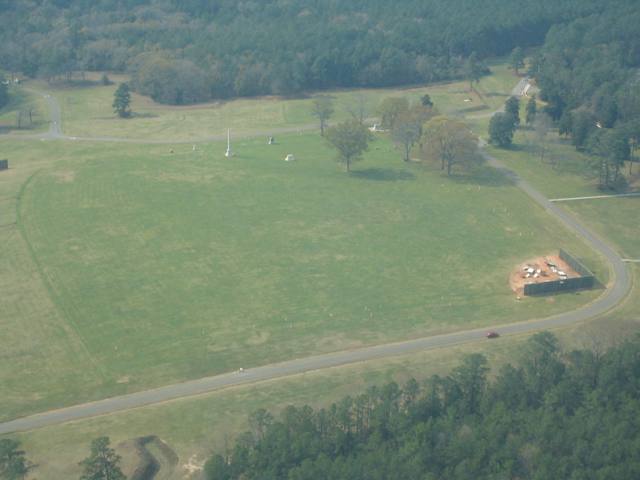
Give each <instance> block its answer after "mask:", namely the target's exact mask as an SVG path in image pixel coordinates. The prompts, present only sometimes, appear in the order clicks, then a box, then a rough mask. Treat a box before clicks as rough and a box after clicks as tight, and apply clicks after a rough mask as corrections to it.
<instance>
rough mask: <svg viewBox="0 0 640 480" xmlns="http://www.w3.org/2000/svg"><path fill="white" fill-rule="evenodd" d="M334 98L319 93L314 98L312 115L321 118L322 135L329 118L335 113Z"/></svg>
mask: <svg viewBox="0 0 640 480" xmlns="http://www.w3.org/2000/svg"><path fill="white" fill-rule="evenodd" d="M333 112H334V109H333V99H332V98H331V97H330V96H328V95H318V96H317V97H315V98H314V99H313V104H312V107H311V115H313V116H314V117H316V118H317V119H318V120H320V135H322V136H324V130H325V128H326V126H327V120H329V119H330V118H331V115H333Z"/></svg>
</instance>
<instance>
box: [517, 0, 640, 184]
mask: <svg viewBox="0 0 640 480" xmlns="http://www.w3.org/2000/svg"><path fill="white" fill-rule="evenodd" d="M639 24H640V9H638V7H637V5H630V6H627V7H620V8H616V9H612V10H607V11H605V12H603V13H602V14H599V15H590V16H587V17H584V18H580V19H576V20H574V21H572V22H569V23H568V24H566V25H556V26H553V27H552V28H551V29H550V31H549V33H548V35H547V37H546V40H545V43H544V45H543V47H542V49H541V50H540V52H539V53H538V54H537V55H535V56H534V57H533V59H532V61H531V65H530V68H529V74H530V75H532V76H533V77H535V79H536V81H537V83H538V85H539V87H540V90H541V91H540V98H541V100H543V101H544V102H546V106H545V107H544V113H545V114H547V115H548V116H549V117H550V119H551V120H552V121H554V122H555V123H556V125H557V127H558V131H559V133H560V134H561V135H565V136H567V137H568V138H570V139H571V142H572V143H573V145H574V146H575V148H576V149H578V150H580V151H584V152H586V153H588V154H590V155H592V157H593V158H594V159H595V161H594V162H593V164H592V165H591V168H593V169H594V170H595V171H596V172H597V174H598V177H599V185H600V187H602V188H623V187H624V182H625V178H624V176H623V175H622V173H623V172H622V167H623V166H624V163H625V161H628V160H632V159H633V154H634V153H635V151H636V149H637V148H638V143H639V141H640V76H639V75H638V69H639V68H640V29H638V27H637V26H638V25H639ZM534 116H535V113H534ZM629 165H630V168H631V163H630V164H629Z"/></svg>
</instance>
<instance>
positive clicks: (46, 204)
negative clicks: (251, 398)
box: [0, 134, 606, 418]
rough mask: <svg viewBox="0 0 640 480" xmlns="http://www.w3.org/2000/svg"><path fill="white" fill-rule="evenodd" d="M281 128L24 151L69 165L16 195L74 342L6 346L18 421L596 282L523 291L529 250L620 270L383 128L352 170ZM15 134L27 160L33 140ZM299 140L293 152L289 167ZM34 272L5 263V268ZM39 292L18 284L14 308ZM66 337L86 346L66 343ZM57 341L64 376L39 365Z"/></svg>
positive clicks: (14, 148)
mask: <svg viewBox="0 0 640 480" xmlns="http://www.w3.org/2000/svg"><path fill="white" fill-rule="evenodd" d="M278 141H279V143H278V144H277V145H274V146H267V145H265V144H264V142H263V141H262V140H261V141H257V140H254V141H238V142H237V143H236V144H235V145H234V148H235V150H236V152H237V156H236V157H235V158H233V159H231V160H228V159H225V158H224V156H223V155H222V152H223V151H224V145H222V144H214V145H208V146H206V147H203V148H200V149H198V150H196V151H195V152H193V151H192V150H191V146H177V147H175V148H174V149H175V153H173V154H172V153H170V150H169V147H164V146H152V147H149V146H133V145H109V147H108V148H105V146H104V144H100V145H98V144H96V145H92V144H85V143H79V142H75V143H72V142H66V143H65V142H38V143H35V144H32V146H31V148H30V149H28V155H29V156H31V157H33V156H38V155H40V156H46V157H47V158H52V157H53V158H57V159H58V160H57V161H52V164H51V165H52V166H49V167H44V168H42V169H39V170H36V171H35V175H33V176H32V177H31V180H30V181H29V182H28V184H25V186H24V187H23V189H22V194H21V197H20V198H21V202H20V204H19V217H18V224H19V227H20V230H21V233H22V238H23V239H26V240H27V244H26V245H25V246H24V248H23V249H22V250H21V251H22V254H23V257H24V256H25V255H26V253H24V252H28V254H29V255H28V256H29V259H30V262H31V264H30V265H32V266H30V267H29V270H28V275H27V274H25V273H24V272H23V275H26V278H29V279H31V280H32V282H33V283H34V284H38V285H40V287H38V288H39V289H40V290H39V291H46V292H48V293H49V295H48V296H49V298H50V299H51V301H52V302H53V304H55V306H56V309H55V313H56V318H60V319H62V320H61V326H60V328H59V329H57V330H56V332H57V334H58V335H60V338H58V337H56V336H49V335H47V336H46V338H42V339H40V343H37V342H34V343H33V344H28V343H27V344H25V343H24V341H23V340H20V339H21V338H22V337H20V336H17V335H18V333H16V334H15V335H13V336H12V335H7V336H4V337H2V339H1V340H0V342H2V343H3V345H1V347H2V350H3V352H7V353H6V354H5V361H4V362H3V363H2V367H0V375H1V377H0V379H1V380H2V383H3V385H6V386H7V387H8V388H7V389H6V390H5V392H6V393H5V394H3V396H2V398H1V399H0V402H1V405H0V406H1V407H2V408H1V411H2V412H3V417H4V418H11V417H13V416H16V415H18V414H23V413H28V412H33V411H38V410H42V409H45V408H49V407H53V406H61V405H66V404H72V403H78V402H81V401H85V400H90V399H95V398H101V397H104V396H107V395H114V394H118V393H124V392H128V391H134V390H139V389H142V388H147V387H153V386H159V385H163V384H166V383H169V382H176V381H180V380H185V379H189V378H197V377H200V376H203V375H210V374H216V373H220V372H225V371H231V370H235V369H237V368H239V367H245V368H246V367H250V366H254V365H260V364H265V363H270V362H274V361H279V360H284V359H288V358H293V357H302V356H306V355H309V354H313V353H321V352H328V351H335V350H340V349H346V348H354V347H358V346H362V345H367V344H374V343H379V342H387V341H393V340H402V339H407V338H413V337H417V336H423V335H430V334H434V333H439V332H444V331H451V330H455V329H466V328H472V327H477V326H482V325H492V324H497V323H503V322H514V321H522V320H526V319H528V318H534V317H541V316H545V315H549V314H552V313H556V312H559V311H563V310H569V309H572V308H575V307H576V306H577V305H579V304H584V303H586V302H588V301H589V300H591V299H593V298H595V297H596V296H597V295H599V294H600V293H601V292H600V291H593V292H582V293H580V294H570V295H560V296H556V297H550V298H547V299H526V300H523V301H516V300H515V298H514V296H513V294H512V293H511V292H510V291H509V288H508V285H507V278H508V274H509V271H510V269H511V268H512V267H513V265H514V264H516V263H517V262H519V261H521V260H523V259H526V258H528V257H531V256H533V255H539V254H545V253H547V252H550V251H553V250H555V249H557V248H559V247H563V248H566V249H568V250H570V251H572V252H575V253H576V254H577V255H579V256H581V257H582V258H584V259H585V261H586V262H587V264H588V265H589V266H590V267H591V268H593V269H594V270H595V271H596V272H597V273H598V275H599V276H600V277H601V278H606V272H605V271H604V269H603V267H602V264H601V263H600V262H599V260H598V259H597V258H594V256H593V254H592V253H590V251H589V250H588V249H587V248H586V247H585V246H584V245H583V244H582V243H580V242H579V241H577V240H576V238H575V237H574V236H573V235H572V234H570V233H568V232H567V231H566V230H565V229H563V228H562V227H561V226H560V225H559V224H558V223H556V222H555V221H554V220H553V219H551V218H549V217H548V216H547V215H546V214H545V213H544V212H543V211H542V210H541V209H540V208H538V207H536V206H534V205H532V202H531V201H530V200H529V199H528V198H527V197H526V196H525V195H524V194H522V193H521V192H520V191H518V190H517V189H516V188H514V187H513V186H511V185H509V184H508V182H506V181H505V180H504V179H503V178H501V177H498V176H497V174H496V173H495V172H493V171H492V170H490V169H484V170H481V171H480V172H477V173H476V176H474V177H470V176H459V177H456V178H451V179H450V178H446V177H444V176H442V175H441V174H440V172H439V170H436V169H433V168H425V167H424V166H422V165H405V164H403V162H402V161H401V160H400V155H399V153H398V152H397V151H395V150H394V149H393V147H392V146H391V145H390V144H389V143H388V142H387V141H386V140H383V139H379V140H377V141H376V142H375V143H374V144H373V145H372V147H371V150H370V152H369V153H368V154H367V155H366V158H365V160H364V161H363V162H362V163H360V164H358V165H356V171H354V172H353V173H352V174H351V175H348V174H346V173H345V172H344V171H343V170H342V169H341V167H339V166H338V165H336V163H335V162H334V161H333V160H332V158H333V156H334V152H333V151H332V150H330V149H329V148H328V147H326V145H325V144H324V142H323V141H322V139H320V138H319V137H318V136H316V135H312V134H307V135H289V136H282V137H280V138H279V139H278ZM3 145H4V147H5V149H6V150H7V152H9V153H10V154H11V156H12V158H15V159H16V165H17V169H18V170H19V169H20V168H21V160H20V159H21V157H24V156H25V155H27V150H25V148H24V144H21V143H18V142H14V143H10V142H5V143H4V144H3ZM287 153H293V154H295V155H296V157H297V158H298V160H297V161H296V162H291V163H287V162H284V161H283V158H284V156H285V154H287ZM23 161H24V162H25V163H23V165H25V164H27V162H28V160H27V159H26V157H25V159H24V160H23ZM14 263H15V262H14ZM19 263H20V262H19ZM21 268H22V270H24V268H26V267H20V265H13V264H12V265H9V266H8V267H7V271H6V274H5V275H6V276H5V278H10V275H11V271H12V269H15V270H20V269H21ZM38 282H40V283H38ZM9 283H10V282H9ZM29 295H30V292H29V290H26V291H22V296H20V292H15V299H14V300H13V301H12V302H11V304H12V305H14V304H16V305H22V303H20V302H23V301H26V300H25V298H28V299H30V301H31V297H30V296H29ZM23 297H24V298H23ZM6 311H10V312H12V314H11V315H10V316H7V318H4V319H3V322H4V323H5V327H6V328H5V331H9V332H19V334H20V335H22V336H24V335H28V332H29V331H30V329H37V330H38V332H37V333H38V334H39V335H40V334H42V333H43V332H41V331H40V326H39V325H40V323H41V322H42V318H41V317H40V316H39V315H38V311H37V309H36V308H32V309H27V310H25V311H24V312H23V313H21V312H22V310H21V309H20V308H13V310H8V309H7V310H6ZM7 326H8V327H7ZM64 342H67V343H69V344H72V345H73V347H74V350H73V352H74V353H73V354H71V353H69V349H67V348H62V347H60V348H58V347H59V346H60V345H64V344H65V343H64ZM43 344H45V345H47V346H48V349H49V350H51V351H52V354H51V355H52V358H51V360H50V363H51V364H55V365H56V368H55V369H54V368H42V365H43V358H42V351H41V350H40V349H39V346H40V345H43ZM56 348H57V350H56ZM44 363H46V362H44ZM61 365H65V366H66V368H64V367H62V366H61ZM16 367H19V368H16ZM24 371H28V372H29V375H28V376H27V377H26V378H25V375H24V374H23V373H22V372H24ZM69 378H75V379H76V380H77V381H67V379H69ZM58 380H59V381H58ZM55 385H58V386H57V387H56V386H55ZM24 399H30V400H29V401H26V402H25V401H24Z"/></svg>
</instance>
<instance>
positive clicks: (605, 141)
mask: <svg viewBox="0 0 640 480" xmlns="http://www.w3.org/2000/svg"><path fill="white" fill-rule="evenodd" d="M587 150H588V152H589V153H591V154H592V155H595V156H596V159H597V161H596V167H597V169H598V172H599V187H600V188H602V189H604V188H617V187H618V184H619V182H620V180H621V176H620V171H621V169H622V167H623V166H624V162H626V161H627V160H629V156H630V152H631V150H630V147H629V138H628V136H627V135H626V134H625V132H624V131H623V130H621V129H614V128H612V129H604V128H603V129H598V130H596V131H594V132H593V134H592V135H590V137H589V141H588V144H587Z"/></svg>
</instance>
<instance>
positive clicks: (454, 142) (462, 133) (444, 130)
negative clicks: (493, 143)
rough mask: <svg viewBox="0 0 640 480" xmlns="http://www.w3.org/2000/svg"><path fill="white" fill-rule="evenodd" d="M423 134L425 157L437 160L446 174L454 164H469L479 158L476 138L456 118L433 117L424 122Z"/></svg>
mask: <svg viewBox="0 0 640 480" xmlns="http://www.w3.org/2000/svg"><path fill="white" fill-rule="evenodd" d="M423 136H424V145H425V151H426V154H427V158H432V159H436V160H438V161H439V162H440V168H441V169H442V170H445V169H446V171H447V175H451V169H452V167H453V166H454V165H458V164H459V165H465V166H469V165H471V164H472V163H473V162H475V161H477V160H478V158H479V156H478V155H476V153H477V149H478V139H477V138H476V137H475V136H474V135H473V134H472V133H471V132H470V131H469V128H468V127H467V126H466V125H465V124H464V123H462V122H460V121H458V120H452V119H450V118H447V117H444V116H439V117H434V118H432V119H431V120H429V121H428V122H427V123H426V124H425V126H424V133H423Z"/></svg>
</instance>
